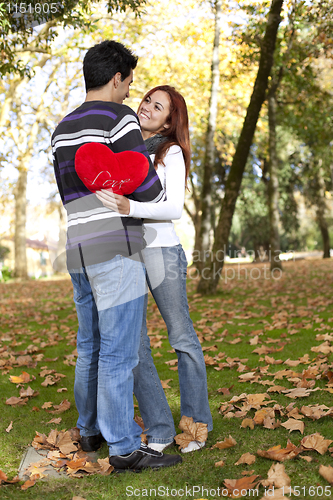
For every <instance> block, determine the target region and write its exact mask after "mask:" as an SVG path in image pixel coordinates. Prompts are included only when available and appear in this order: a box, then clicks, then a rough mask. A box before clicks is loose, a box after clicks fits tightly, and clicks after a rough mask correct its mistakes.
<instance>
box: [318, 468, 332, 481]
mask: <svg viewBox="0 0 333 500" xmlns="http://www.w3.org/2000/svg"><path fill="white" fill-rule="evenodd" d="M319 474H320V475H321V476H322V477H323V478H324V479H326V481H328V482H329V483H330V484H333V467H331V466H330V465H328V466H327V467H326V466H325V465H320V467H319Z"/></svg>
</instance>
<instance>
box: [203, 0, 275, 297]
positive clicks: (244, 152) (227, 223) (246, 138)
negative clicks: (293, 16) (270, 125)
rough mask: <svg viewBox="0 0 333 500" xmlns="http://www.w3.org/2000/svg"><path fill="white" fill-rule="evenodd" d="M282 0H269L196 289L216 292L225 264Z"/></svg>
mask: <svg viewBox="0 0 333 500" xmlns="http://www.w3.org/2000/svg"><path fill="white" fill-rule="evenodd" d="M282 5H283V0H272V4H271V8H270V11H269V14H268V20H267V26H266V32H265V36H264V39H263V42H262V47H261V55H260V62H259V68H258V73H257V78H256V81H255V84H254V88H253V92H252V96H251V100H250V104H249V106H248V109H247V113H246V117H245V120H244V124H243V128H242V131H241V134H240V137H239V140H238V144H237V148H236V152H235V155H234V158H233V161H232V165H231V168H230V173H229V175H228V179H227V181H226V185H225V196H224V198H223V201H222V207H221V211H220V218H219V222H218V225H217V227H216V230H215V241H214V246H213V255H212V262H211V265H210V266H209V267H206V268H205V269H204V270H203V271H205V272H202V275H201V279H200V282H199V285H198V292H200V293H204V294H210V293H215V291H216V288H217V285H218V282H219V279H220V277H221V272H222V268H223V264H224V257H225V252H226V249H227V245H228V239H229V234H230V229H231V224H232V218H233V214H234V211H235V205H236V201H237V197H238V193H239V189H240V186H241V182H242V176H243V173H244V169H245V165H246V161H247V158H248V155H249V151H250V147H251V144H252V140H253V136H254V132H255V129H256V125H257V121H258V118H259V113H260V110H261V106H262V104H263V102H264V100H265V93H266V90H267V85H268V77H269V75H270V72H271V68H272V65H273V56H274V50H275V42H276V35H277V31H278V27H279V24H280V21H281V17H280V14H281V9H282Z"/></svg>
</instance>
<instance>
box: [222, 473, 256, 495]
mask: <svg viewBox="0 0 333 500" xmlns="http://www.w3.org/2000/svg"><path fill="white" fill-rule="evenodd" d="M258 477H259V476H257V475H253V476H245V477H242V478H240V479H225V480H224V485H225V487H226V488H227V489H228V493H229V495H228V496H230V497H232V498H239V497H244V491H245V490H250V489H251V490H253V489H254V488H255V487H256V485H257V484H258V482H256V481H257V479H258Z"/></svg>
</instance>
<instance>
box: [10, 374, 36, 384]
mask: <svg viewBox="0 0 333 500" xmlns="http://www.w3.org/2000/svg"><path fill="white" fill-rule="evenodd" d="M9 380H10V381H11V382H12V383H13V384H26V383H27V382H30V380H31V379H30V375H29V373H27V372H22V373H21V375H19V376H15V375H11V376H10V377H9Z"/></svg>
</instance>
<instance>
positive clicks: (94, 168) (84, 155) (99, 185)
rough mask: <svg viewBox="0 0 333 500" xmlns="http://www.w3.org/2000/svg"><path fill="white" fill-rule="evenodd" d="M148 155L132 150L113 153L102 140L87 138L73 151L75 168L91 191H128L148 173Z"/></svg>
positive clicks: (132, 189) (121, 192)
mask: <svg viewBox="0 0 333 500" xmlns="http://www.w3.org/2000/svg"><path fill="white" fill-rule="evenodd" d="M148 169H149V163H148V159H147V158H146V157H145V156H144V155H143V154H141V153H137V152H136V151H123V152H122V153H113V151H111V149H110V148H108V147H107V146H106V145H105V144H100V143H98V142H89V143H87V144H84V145H83V146H81V147H80V148H79V149H78V150H77V152H76V155H75V170H76V173H77V175H78V176H79V177H80V179H81V181H82V182H83V183H84V184H85V186H86V187H87V188H88V189H89V191H92V192H93V193H94V192H95V191H98V190H100V189H112V191H113V192H114V193H116V194H122V195H123V194H131V193H133V191H135V190H136V188H138V187H139V186H140V184H142V182H143V181H144V180H145V178H146V177H147V174H148Z"/></svg>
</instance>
